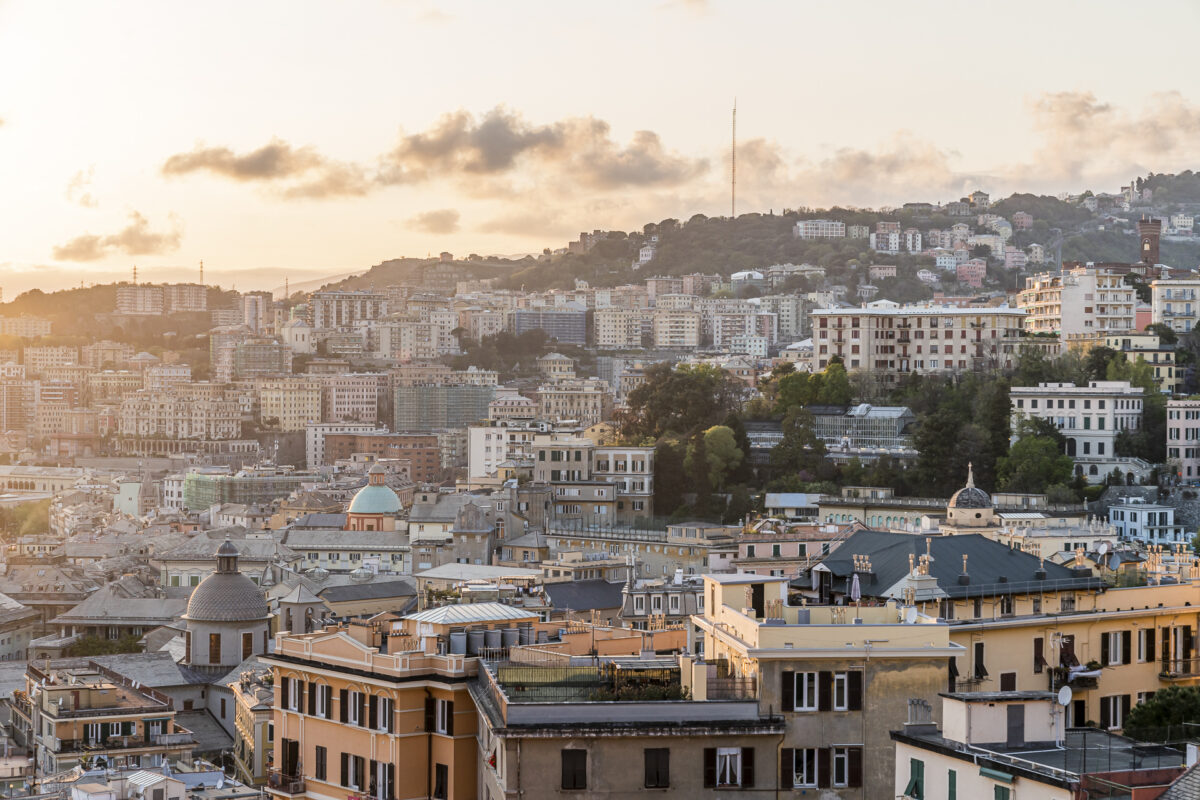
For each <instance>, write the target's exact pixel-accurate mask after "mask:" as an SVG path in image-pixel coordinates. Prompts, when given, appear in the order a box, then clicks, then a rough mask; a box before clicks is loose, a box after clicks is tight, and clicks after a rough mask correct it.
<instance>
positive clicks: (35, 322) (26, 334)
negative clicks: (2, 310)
mask: <svg viewBox="0 0 1200 800" xmlns="http://www.w3.org/2000/svg"><path fill="white" fill-rule="evenodd" d="M52 327H53V323H51V322H50V320H48V319H42V318H41V317H30V316H26V315H25V314H22V315H21V316H19V317H0V334H3V335H4V336H17V337H20V338H22V339H36V338H38V337H39V336H49V335H50V329H51V328H52Z"/></svg>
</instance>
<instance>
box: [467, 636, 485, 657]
mask: <svg viewBox="0 0 1200 800" xmlns="http://www.w3.org/2000/svg"><path fill="white" fill-rule="evenodd" d="M482 648H483V631H467V655H469V656H477V655H479V651H480V650H481V649H482Z"/></svg>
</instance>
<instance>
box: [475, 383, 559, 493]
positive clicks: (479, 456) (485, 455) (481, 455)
mask: <svg viewBox="0 0 1200 800" xmlns="http://www.w3.org/2000/svg"><path fill="white" fill-rule="evenodd" d="M497 402H500V401H493V403H492V405H493V407H494V406H495V404H496V403H497ZM530 416H531V417H532V416H533V415H532V414H531V415H530ZM543 428H544V426H541V425H533V424H528V425H522V424H508V425H472V426H470V427H469V428H467V478H468V480H472V481H477V480H483V479H486V478H489V477H494V476H495V475H496V472H497V470H498V469H499V467H500V465H501V464H503V463H505V462H508V461H520V462H528V463H532V461H533V458H534V453H533V441H534V438H535V437H536V436H537V435H538V434H539V433H541V432H543Z"/></svg>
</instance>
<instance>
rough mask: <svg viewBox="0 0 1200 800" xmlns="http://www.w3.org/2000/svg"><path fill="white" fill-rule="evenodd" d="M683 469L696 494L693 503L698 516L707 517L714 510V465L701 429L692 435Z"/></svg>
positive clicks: (690, 486)
mask: <svg viewBox="0 0 1200 800" xmlns="http://www.w3.org/2000/svg"><path fill="white" fill-rule="evenodd" d="M683 471H684V473H685V474H686V475H687V477H688V479H689V482H690V485H689V488H690V489H691V490H692V491H693V492H694V493H695V495H696V502H695V503H693V504H692V508H693V509H694V510H695V514H696V516H698V517H705V516H707V515H708V514H709V513H711V511H712V501H713V497H712V477H711V476H712V465H711V463H710V462H709V460H708V447H707V444H706V443H705V441H704V434H703V433H700V432H699V431H697V432H696V434H695V435H693V436H692V440H691V442H690V443H689V444H688V449H687V456H686V457H685V458H684V460H683Z"/></svg>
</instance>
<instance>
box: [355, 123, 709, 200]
mask: <svg viewBox="0 0 1200 800" xmlns="http://www.w3.org/2000/svg"><path fill="white" fill-rule="evenodd" d="M382 162H383V163H382V168H381V170H380V175H379V179H380V181H381V182H383V183H387V184H406V183H419V182H422V181H427V180H430V179H433V178H437V177H451V178H472V177H482V176H495V175H501V174H507V173H511V172H513V171H515V170H517V169H518V168H519V167H527V168H529V169H531V170H535V171H546V172H550V173H555V174H561V175H567V176H570V177H572V178H573V179H575V180H576V181H577V182H579V183H582V184H584V185H585V186H587V187H589V188H597V189H616V188H623V187H636V186H659V185H675V184H679V183H683V182H686V181H688V180H691V179H693V178H695V177H697V176H699V175H701V174H702V173H703V172H705V171H706V170H707V168H708V162H707V161H706V160H704V159H696V158H688V157H685V156H682V155H680V154H678V153H675V152H673V151H669V150H667V149H666V148H665V147H664V146H663V144H662V141H661V139H660V138H659V136H658V134H656V133H654V132H652V131H637V132H636V133H634V134H633V137H632V139H631V141H630V142H629V143H628V144H625V145H622V144H620V143H618V142H616V141H614V139H613V138H612V135H611V127H610V126H609V124H608V123H607V122H605V121H604V120H600V119H596V118H595V117H571V118H567V119H563V120H560V121H557V122H553V123H550V124H548V125H535V124H531V123H529V122H528V121H526V120H525V119H524V118H523V117H522V116H521V115H520V114H517V113H515V112H512V111H509V110H508V109H505V108H503V107H497V108H494V109H492V110H491V111H489V112H487V113H486V114H484V115H483V116H482V117H481V118H479V119H476V117H475V116H474V115H473V114H471V113H470V112H467V111H463V110H459V111H455V112H453V113H450V114H446V115H444V116H443V117H442V118H441V119H439V120H438V121H437V122H436V123H435V124H434V125H433V126H432V127H430V128H429V129H428V130H426V131H423V132H420V133H414V134H409V135H406V136H402V137H401V138H400V141H399V142H398V143H397V145H396V147H395V148H394V149H393V150H392V151H391V152H389V153H387V154H386V155H385V156H384V158H383V160H382Z"/></svg>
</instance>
